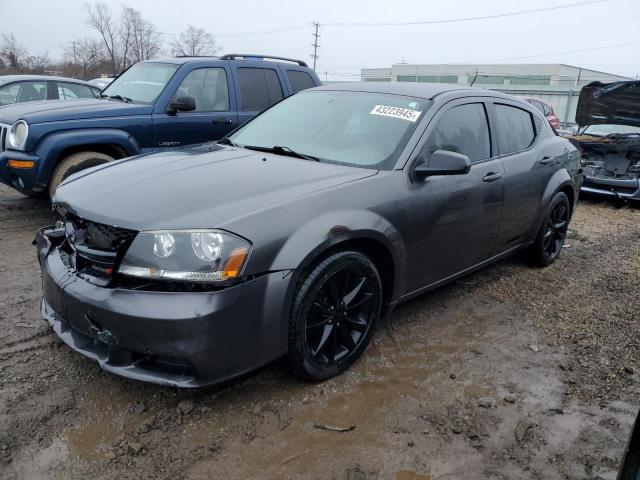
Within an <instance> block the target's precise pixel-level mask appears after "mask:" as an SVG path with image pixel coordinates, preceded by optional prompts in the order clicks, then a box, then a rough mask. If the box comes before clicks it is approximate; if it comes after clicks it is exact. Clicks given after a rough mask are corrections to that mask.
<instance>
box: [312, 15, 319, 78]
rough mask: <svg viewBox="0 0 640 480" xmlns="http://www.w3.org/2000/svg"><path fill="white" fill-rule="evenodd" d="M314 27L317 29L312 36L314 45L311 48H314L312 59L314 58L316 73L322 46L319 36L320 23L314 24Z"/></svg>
mask: <svg viewBox="0 0 640 480" xmlns="http://www.w3.org/2000/svg"><path fill="white" fill-rule="evenodd" d="M313 26H314V27H315V30H314V32H313V34H312V35H313V43H312V44H311V46H312V47H313V55H311V58H313V71H314V72H315V70H316V62H317V60H318V48H320V44H319V43H318V39H319V38H320V35H318V28H319V27H320V24H319V23H318V22H313Z"/></svg>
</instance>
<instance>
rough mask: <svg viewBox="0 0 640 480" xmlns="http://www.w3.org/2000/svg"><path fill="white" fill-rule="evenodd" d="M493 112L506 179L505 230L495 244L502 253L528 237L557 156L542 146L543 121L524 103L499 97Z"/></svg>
mask: <svg viewBox="0 0 640 480" xmlns="http://www.w3.org/2000/svg"><path fill="white" fill-rule="evenodd" d="M490 112H491V114H492V118H493V120H494V122H493V123H495V125H496V128H495V130H496V138H497V140H498V150H499V152H500V157H501V158H502V160H503V162H504V169H505V178H506V183H505V196H504V214H503V221H502V229H501V231H500V236H499V238H498V243H497V246H496V249H497V252H501V251H505V250H508V249H509V248H511V247H513V246H515V245H518V244H519V243H521V242H522V241H523V240H526V237H527V235H528V233H529V232H530V231H531V228H532V226H533V222H534V221H535V219H536V218H537V214H538V211H539V209H540V199H541V198H542V194H543V192H544V189H545V187H546V185H547V184H548V182H549V179H550V177H551V175H553V172H554V171H555V170H556V162H557V161H558V159H557V158H555V155H554V152H551V151H547V150H545V148H544V147H541V146H540V145H539V144H540V142H539V141H538V140H539V135H538V132H539V131H540V129H541V128H542V122H543V120H542V119H541V118H537V121H536V116H534V114H533V112H531V111H529V110H528V109H527V108H526V107H524V105H522V104H520V103H518V102H510V101H509V100H502V99H496V100H495V101H493V102H492V103H491V109H490ZM553 147H554V146H550V148H553Z"/></svg>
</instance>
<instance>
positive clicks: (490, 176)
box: [482, 172, 502, 182]
mask: <svg viewBox="0 0 640 480" xmlns="http://www.w3.org/2000/svg"><path fill="white" fill-rule="evenodd" d="M501 178H502V172H490V173H487V174H486V175H485V176H484V177H482V181H483V182H495V181H496V180H500V179H501Z"/></svg>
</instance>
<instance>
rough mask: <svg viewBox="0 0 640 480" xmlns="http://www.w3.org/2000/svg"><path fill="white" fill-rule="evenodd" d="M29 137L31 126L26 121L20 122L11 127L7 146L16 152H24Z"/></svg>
mask: <svg viewBox="0 0 640 480" xmlns="http://www.w3.org/2000/svg"><path fill="white" fill-rule="evenodd" d="M28 136H29V125H27V122H25V121H24V120H18V121H17V122H16V123H14V124H13V125H11V128H10V129H9V134H8V135H7V144H8V146H9V147H11V148H13V149H15V150H24V147H25V145H26V143H27V137H28Z"/></svg>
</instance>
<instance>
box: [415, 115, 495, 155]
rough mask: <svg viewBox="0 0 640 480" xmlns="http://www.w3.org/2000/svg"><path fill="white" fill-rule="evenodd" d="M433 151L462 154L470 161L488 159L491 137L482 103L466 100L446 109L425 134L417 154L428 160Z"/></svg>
mask: <svg viewBox="0 0 640 480" xmlns="http://www.w3.org/2000/svg"><path fill="white" fill-rule="evenodd" d="M436 150H448V151H450V152H457V153H462V154H464V155H466V156H468V157H469V160H471V161H472V162H479V161H481V160H485V159H487V158H490V157H491V140H490V138H489V124H488V122H487V114H486V111H485V109H484V105H483V104H482V103H468V104H466V105H459V106H457V107H453V108H451V109H450V110H448V111H446V112H445V113H444V114H443V115H442V116H441V117H440V118H439V119H438V120H437V123H436V126H435V128H434V129H433V130H432V131H431V133H430V134H429V138H428V139H427V143H426V145H425V146H424V149H423V151H422V154H421V156H423V157H424V159H425V161H426V162H427V163H428V161H429V159H430V158H431V154H432V153H433V152H435V151H436Z"/></svg>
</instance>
